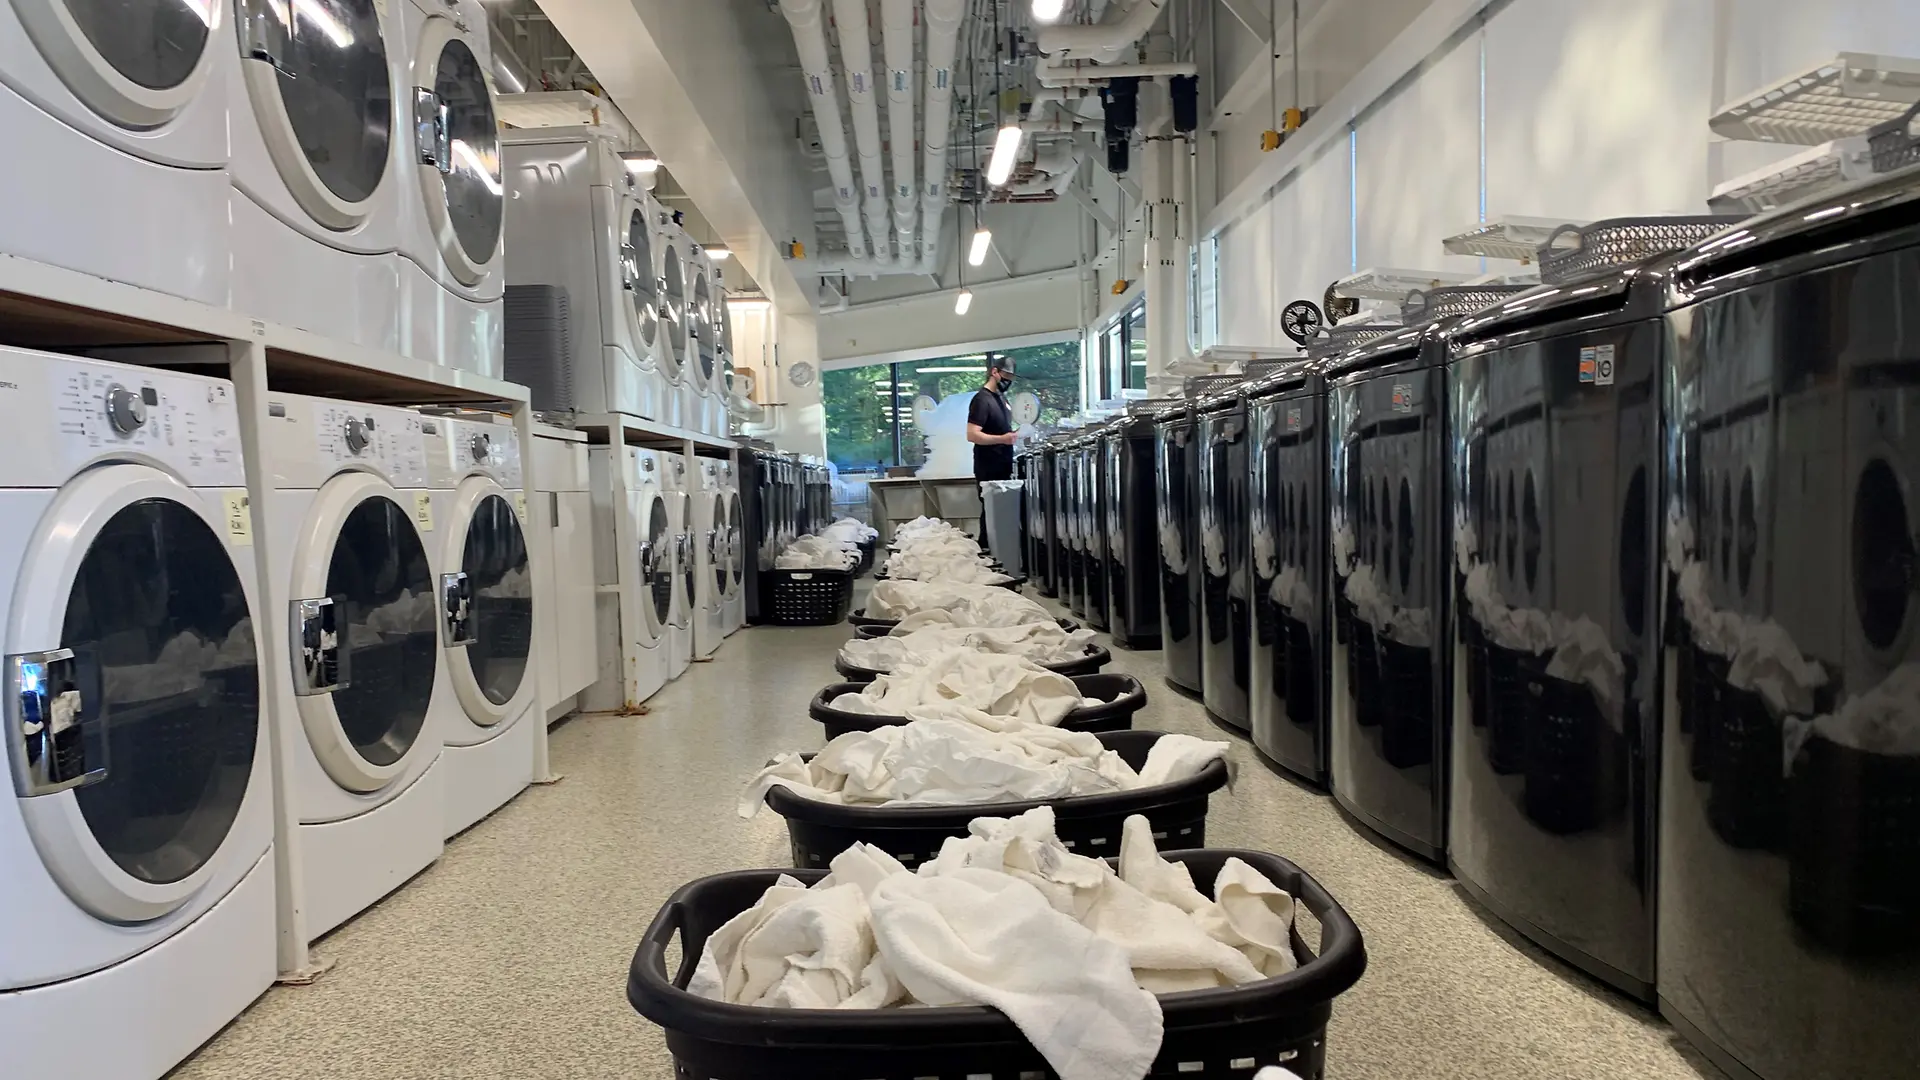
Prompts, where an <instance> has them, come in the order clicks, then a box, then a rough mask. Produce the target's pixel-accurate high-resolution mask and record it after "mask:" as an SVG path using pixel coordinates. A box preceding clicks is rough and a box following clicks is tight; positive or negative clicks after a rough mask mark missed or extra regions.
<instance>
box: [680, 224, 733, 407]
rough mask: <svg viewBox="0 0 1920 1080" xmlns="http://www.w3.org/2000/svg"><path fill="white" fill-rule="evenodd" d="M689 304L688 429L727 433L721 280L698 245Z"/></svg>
mask: <svg viewBox="0 0 1920 1080" xmlns="http://www.w3.org/2000/svg"><path fill="white" fill-rule="evenodd" d="M687 266H688V275H687V276H688V286H687V288H688V291H689V294H690V295H689V296H688V302H687V308H688V311H689V312H690V314H691V315H692V331H691V335H690V336H691V338H692V340H691V341H690V342H689V343H688V351H689V355H690V356H691V359H692V364H691V368H692V374H693V377H692V379H690V380H689V382H690V384H691V386H692V388H693V396H692V398H691V401H692V405H693V413H692V416H691V418H690V419H689V420H688V422H687V426H688V427H690V428H692V429H693V430H695V431H698V432H700V433H702V434H706V435H719V434H723V433H725V431H726V430H727V420H726V416H727V404H726V401H725V400H724V398H723V397H722V394H723V393H724V391H723V389H722V387H723V384H724V380H723V379H722V378H721V375H720V324H721V323H722V322H723V321H724V312H723V310H722V308H721V301H720V279H719V275H717V274H716V273H715V272H714V263H713V260H712V259H710V258H708V257H707V252H706V249H705V248H702V247H701V246H700V245H698V244H691V245H689V247H688V258H687Z"/></svg>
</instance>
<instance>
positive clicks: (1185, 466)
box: [1153, 400, 1203, 694]
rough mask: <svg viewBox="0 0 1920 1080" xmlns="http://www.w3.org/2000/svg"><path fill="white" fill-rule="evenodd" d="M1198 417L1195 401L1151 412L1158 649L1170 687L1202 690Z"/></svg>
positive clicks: (1177, 402)
mask: <svg viewBox="0 0 1920 1080" xmlns="http://www.w3.org/2000/svg"><path fill="white" fill-rule="evenodd" d="M1198 434H1199V417H1198V414H1197V413H1196V412H1195V411H1194V403H1193V402H1192V401H1191V400H1185V401H1176V402H1174V403H1173V404H1171V405H1168V406H1167V407H1165V408H1163V409H1161V410H1160V411H1159V412H1157V413H1155V414H1153V465H1154V468H1153V482H1154V520H1155V525H1156V527H1157V528H1158V530H1159V534H1160V543H1159V548H1160V560H1159V562H1160V648H1161V649H1162V650H1163V653H1164V658H1165V660H1166V664H1167V685H1169V686H1172V687H1173V688H1175V689H1177V690H1184V691H1186V692H1187V693H1189V694H1199V693H1201V691H1202V687H1201V672H1202V668H1201V665H1202V663H1203V654H1202V649H1201V646H1200V588H1201V586H1200V558H1199V547H1198V545H1199V532H1200V523H1199V514H1198V511H1199V504H1200V452H1199V447H1198V445H1196V443H1195V439H1196V437H1197V436H1198Z"/></svg>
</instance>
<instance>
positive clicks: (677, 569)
mask: <svg viewBox="0 0 1920 1080" xmlns="http://www.w3.org/2000/svg"><path fill="white" fill-rule="evenodd" d="M696 482H697V481H696V480H695V479H694V477H693V476H692V475H691V470H690V469H689V468H688V467H687V459H686V457H685V456H684V455H681V454H670V453H667V452H665V451H662V452H661V454H660V491H661V494H662V495H663V496H664V497H665V499H666V503H667V527H668V531H670V532H671V533H672V534H673V604H672V615H671V616H670V617H669V618H668V621H667V678H668V679H677V678H679V677H680V676H681V675H684V674H685V673H686V670H687V667H688V666H689V665H690V664H692V662H693V625H694V622H695V620H696V619H697V618H698V617H699V616H698V613H697V612H696V611H695V610H694V607H695V604H696V603H697V598H698V596H699V559H698V558H697V557H696V555H695V553H694V542H693V493H694V485H695V483H696Z"/></svg>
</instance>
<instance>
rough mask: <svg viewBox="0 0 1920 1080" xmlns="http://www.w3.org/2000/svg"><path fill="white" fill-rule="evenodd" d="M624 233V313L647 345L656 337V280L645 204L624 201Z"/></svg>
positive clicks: (657, 298)
mask: <svg viewBox="0 0 1920 1080" xmlns="http://www.w3.org/2000/svg"><path fill="white" fill-rule="evenodd" d="M627 207H628V210H627V234H626V237H625V239H624V241H623V243H622V259H623V261H624V264H625V265H624V266H623V267H622V268H621V269H622V272H623V273H625V274H626V276H627V314H628V317H629V318H630V319H632V326H633V335H634V337H635V339H636V340H638V341H639V342H640V343H641V344H642V345H645V346H646V347H647V348H648V349H652V348H653V347H654V343H655V342H656V341H658V340H659V338H660V280H659V278H657V277H655V276H654V273H653V227H652V226H651V225H649V224H648V222H647V210H646V206H645V204H643V203H641V202H639V201H638V200H632V201H630V202H628V203H627Z"/></svg>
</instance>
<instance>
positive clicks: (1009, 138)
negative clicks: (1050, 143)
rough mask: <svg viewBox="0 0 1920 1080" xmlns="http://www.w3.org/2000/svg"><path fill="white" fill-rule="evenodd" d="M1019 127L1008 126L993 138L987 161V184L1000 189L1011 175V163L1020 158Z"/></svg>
mask: <svg viewBox="0 0 1920 1080" xmlns="http://www.w3.org/2000/svg"><path fill="white" fill-rule="evenodd" d="M1020 134H1021V132H1020V125H1019V124H1008V125H1007V126H1006V127H1003V128H1001V129H1000V133H999V134H998V135H995V136H994V137H993V156H992V157H991V158H988V159H987V183H989V184H992V185H993V186H994V187H1000V186H1002V185H1004V184H1005V183H1006V182H1007V178H1008V177H1010V176H1012V175H1013V163H1014V162H1015V161H1017V160H1019V158H1020Z"/></svg>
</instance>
